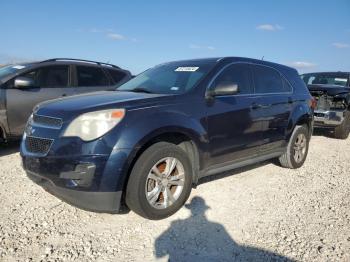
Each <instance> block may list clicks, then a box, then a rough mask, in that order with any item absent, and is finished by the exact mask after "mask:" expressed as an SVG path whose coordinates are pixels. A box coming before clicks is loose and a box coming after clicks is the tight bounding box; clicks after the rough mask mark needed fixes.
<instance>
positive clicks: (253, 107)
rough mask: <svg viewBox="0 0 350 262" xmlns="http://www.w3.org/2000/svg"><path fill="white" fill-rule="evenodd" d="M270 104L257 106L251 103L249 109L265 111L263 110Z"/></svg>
mask: <svg viewBox="0 0 350 262" xmlns="http://www.w3.org/2000/svg"><path fill="white" fill-rule="evenodd" d="M270 107H271V104H257V103H253V104H252V105H251V106H250V108H251V109H260V108H261V109H265V108H270Z"/></svg>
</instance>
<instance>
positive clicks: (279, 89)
mask: <svg viewBox="0 0 350 262" xmlns="http://www.w3.org/2000/svg"><path fill="white" fill-rule="evenodd" d="M253 72H254V84H255V93H258V94H271V93H284V92H289V91H290V89H291V87H290V85H289V84H288V83H287V82H286V81H285V80H284V79H282V77H281V74H280V73H279V72H278V71H276V70H275V69H273V68H270V67H267V66H260V65H254V66H253Z"/></svg>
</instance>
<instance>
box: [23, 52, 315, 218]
mask: <svg viewBox="0 0 350 262" xmlns="http://www.w3.org/2000/svg"><path fill="white" fill-rule="evenodd" d="M117 90H118V91H116V92H114V93H112V92H101V93H99V94H97V93H95V94H94V95H91V94H90V95H85V96H76V97H71V98H66V99H62V100H56V101H49V102H45V103H43V104H41V105H40V106H39V107H37V108H36V110H35V111H34V113H33V116H32V117H31V119H30V121H29V122H28V126H27V128H26V131H25V134H24V136H23V140H22V143H21V156H22V158H23V166H24V169H25V170H26V172H27V174H28V176H29V177H30V178H31V179H33V180H34V181H35V182H37V183H38V184H40V185H42V186H43V187H44V188H46V189H47V190H48V191H49V192H52V193H53V194H55V195H57V196H59V197H60V198H62V199H64V200H65V201H67V202H70V203H72V204H74V205H77V206H79V207H81V208H85V209H88V210H94V211H100V212H119V211H120V210H122V209H123V207H124V205H125V203H126V205H127V206H128V207H129V208H131V209H132V210H133V211H135V212H136V213H138V214H140V215H141V216H144V217H147V218H150V219H161V218H164V217H167V216H170V215H171V214H173V213H175V212H176V211H177V210H178V209H179V208H180V207H181V206H182V205H183V204H184V203H185V201H186V199H187V198H188V196H189V194H190V191H191V188H192V186H193V185H196V184H197V182H198V179H199V178H201V177H204V176H208V175H212V174H216V173H220V172H223V171H226V170H229V169H232V168H236V167H241V166H245V165H249V164H253V163H255V162H259V161H263V160H267V159H272V158H279V160H280V163H281V165H282V166H284V167H288V168H298V167H300V166H302V165H303V163H304V161H305V159H306V156H307V152H308V145H309V139H310V136H311V133H312V127H313V112H312V108H311V107H310V105H311V100H312V97H311V95H310V93H309V91H308V90H307V88H306V86H305V84H304V83H303V81H302V80H301V78H300V77H299V75H298V73H297V71H296V70H295V69H292V68H289V67H286V66H282V65H278V64H274V63H269V62H266V61H260V60H253V59H247V58H235V57H234V58H211V59H200V60H188V61H179V62H172V63H166V64H162V65H159V66H156V67H154V68H152V69H149V70H147V71H145V72H144V73H142V74H140V75H138V76H136V77H135V78H133V79H132V80H130V81H129V82H127V83H125V84H123V85H122V86H120V87H119V88H118V89H117Z"/></svg>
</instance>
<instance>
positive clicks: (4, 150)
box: [0, 141, 20, 157]
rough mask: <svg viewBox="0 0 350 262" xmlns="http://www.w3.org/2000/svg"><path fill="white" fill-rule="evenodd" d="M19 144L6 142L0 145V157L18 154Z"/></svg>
mask: <svg viewBox="0 0 350 262" xmlns="http://www.w3.org/2000/svg"><path fill="white" fill-rule="evenodd" d="M19 145H20V142H17V141H16V142H7V143H1V144H0V157H2V156H7V155H11V154H14V153H17V152H19Z"/></svg>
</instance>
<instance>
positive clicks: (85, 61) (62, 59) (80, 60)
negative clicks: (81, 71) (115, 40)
mask: <svg viewBox="0 0 350 262" xmlns="http://www.w3.org/2000/svg"><path fill="white" fill-rule="evenodd" d="M53 61H75V62H83V63H92V64H97V65H100V66H101V65H106V66H111V67H114V68H118V69H120V67H119V66H116V65H112V64H109V63H103V62H96V61H91V60H85V59H74V58H51V59H47V60H44V61H40V63H45V62H53Z"/></svg>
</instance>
